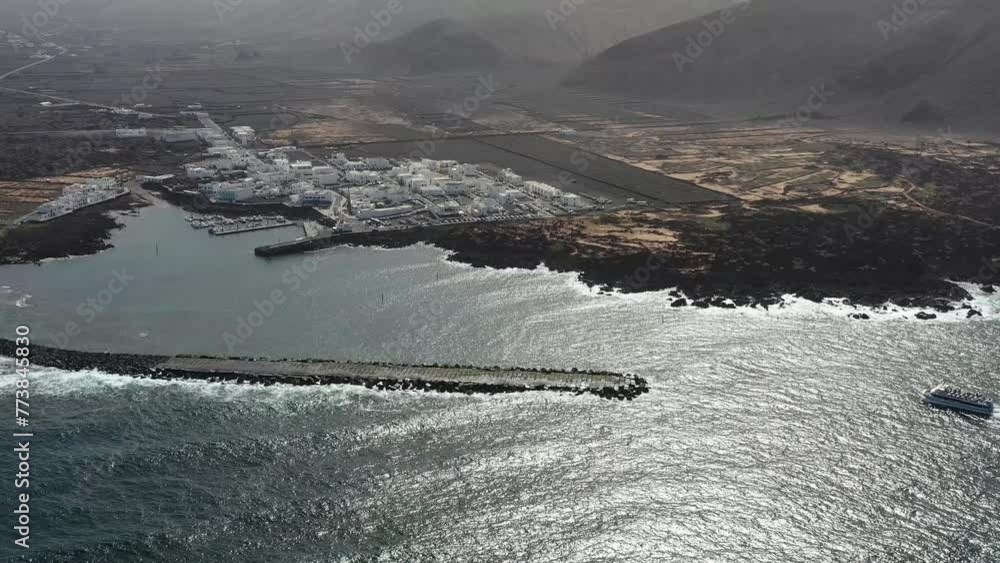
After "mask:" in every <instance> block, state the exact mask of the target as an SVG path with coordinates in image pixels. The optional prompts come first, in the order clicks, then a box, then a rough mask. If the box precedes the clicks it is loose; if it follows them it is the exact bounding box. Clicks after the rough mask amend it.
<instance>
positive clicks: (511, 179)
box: [500, 168, 524, 186]
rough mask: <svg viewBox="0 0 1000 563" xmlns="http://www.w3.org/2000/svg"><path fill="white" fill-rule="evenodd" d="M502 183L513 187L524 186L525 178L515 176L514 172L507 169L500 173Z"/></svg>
mask: <svg viewBox="0 0 1000 563" xmlns="http://www.w3.org/2000/svg"><path fill="white" fill-rule="evenodd" d="M500 181H501V182H504V183H505V184H509V185H511V186H523V185H524V178H522V177H521V176H519V175H518V174H515V173H514V171H513V170H511V169H510V168H507V169H505V170H501V171H500Z"/></svg>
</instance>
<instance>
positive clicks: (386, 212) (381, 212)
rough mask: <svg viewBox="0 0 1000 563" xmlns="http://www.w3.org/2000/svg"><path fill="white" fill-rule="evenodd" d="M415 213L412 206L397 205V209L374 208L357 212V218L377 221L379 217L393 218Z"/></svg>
mask: <svg viewBox="0 0 1000 563" xmlns="http://www.w3.org/2000/svg"><path fill="white" fill-rule="evenodd" d="M410 211H413V206H412V205H397V206H396V207H381V208H379V207H372V208H370V209H363V210H361V211H357V216H358V217H359V218H361V219H376V218H379V217H391V216H393V215H403V214H404V213H409V212H410Z"/></svg>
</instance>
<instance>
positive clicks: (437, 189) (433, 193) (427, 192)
mask: <svg viewBox="0 0 1000 563" xmlns="http://www.w3.org/2000/svg"><path fill="white" fill-rule="evenodd" d="M419 191H420V195H422V196H426V197H439V196H443V195H444V188H442V187H441V186H424V187H422V188H420V189H419Z"/></svg>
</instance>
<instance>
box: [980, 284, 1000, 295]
mask: <svg viewBox="0 0 1000 563" xmlns="http://www.w3.org/2000/svg"><path fill="white" fill-rule="evenodd" d="M983 291H984V292H986V293H991V294H992V293H996V292H997V288H995V287H993V286H992V285H984V286H983Z"/></svg>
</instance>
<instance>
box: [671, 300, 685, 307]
mask: <svg viewBox="0 0 1000 563" xmlns="http://www.w3.org/2000/svg"><path fill="white" fill-rule="evenodd" d="M670 306H671V307H687V306H688V300H687V299H678V300H677V301H674V302H673V303H671V304H670Z"/></svg>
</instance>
